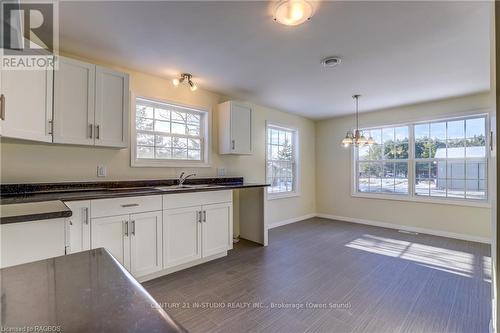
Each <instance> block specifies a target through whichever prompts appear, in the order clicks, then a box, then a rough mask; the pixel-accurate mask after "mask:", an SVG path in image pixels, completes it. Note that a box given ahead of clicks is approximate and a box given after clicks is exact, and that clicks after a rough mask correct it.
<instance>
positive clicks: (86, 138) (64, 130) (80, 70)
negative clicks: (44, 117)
mask: <svg viewBox="0 0 500 333" xmlns="http://www.w3.org/2000/svg"><path fill="white" fill-rule="evenodd" d="M95 68H96V66H95V65H93V64H89V63H86V62H83V61H78V60H73V59H68V58H64V57H59V69H58V70H56V71H55V73H54V142H55V143H70V144H81V145H93V144H94V105H95V103H94V93H95Z"/></svg>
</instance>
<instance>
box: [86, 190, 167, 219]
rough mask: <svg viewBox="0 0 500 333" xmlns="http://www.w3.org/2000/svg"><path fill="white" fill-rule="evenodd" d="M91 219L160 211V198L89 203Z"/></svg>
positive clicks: (118, 199) (147, 197)
mask: <svg viewBox="0 0 500 333" xmlns="http://www.w3.org/2000/svg"><path fill="white" fill-rule="evenodd" d="M90 205H91V209H90V213H91V217H102V216H114V215H122V214H133V213H141V212H152V211H155V210H161V196H160V195H149V196H142V197H127V198H113V199H98V200H92V201H91V204H90Z"/></svg>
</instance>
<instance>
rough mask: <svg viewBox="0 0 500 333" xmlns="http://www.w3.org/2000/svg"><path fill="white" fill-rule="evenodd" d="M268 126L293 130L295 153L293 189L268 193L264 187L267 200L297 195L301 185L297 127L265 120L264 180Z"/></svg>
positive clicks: (299, 193)
mask: <svg viewBox="0 0 500 333" xmlns="http://www.w3.org/2000/svg"><path fill="white" fill-rule="evenodd" d="M269 127H277V128H282V129H284V130H287V131H293V132H295V135H294V153H295V190H294V191H290V192H281V193H269V192H268V191H267V188H266V191H265V192H266V198H267V200H277V199H286V198H293V197H299V196H300V195H301V191H300V190H301V186H300V169H301V168H300V161H301V160H300V146H299V142H300V140H299V129H298V128H296V127H293V126H288V125H285V124H280V123H276V122H270V121H266V131H265V133H266V134H265V135H266V139H265V140H264V141H265V147H264V152H265V156H266V158H265V170H266V171H265V177H266V182H267V176H268V174H267V163H268V159H267V148H268V147H267V146H268V143H269V142H268V135H267V131H268V129H269Z"/></svg>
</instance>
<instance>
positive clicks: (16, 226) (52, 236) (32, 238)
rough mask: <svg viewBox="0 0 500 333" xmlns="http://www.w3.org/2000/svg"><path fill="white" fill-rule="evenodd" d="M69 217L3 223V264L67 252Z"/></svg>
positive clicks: (0, 232)
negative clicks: (66, 229) (67, 224)
mask: <svg viewBox="0 0 500 333" xmlns="http://www.w3.org/2000/svg"><path fill="white" fill-rule="evenodd" d="M65 224H66V219H51V220H40V221H31V222H20V223H9V224H2V225H0V246H1V247H0V253H1V260H0V264H1V267H8V266H13V265H19V264H24V263H27V262H32V261H36V260H42V259H48V258H52V257H57V256H62V255H64V254H65V247H66V235H65V233H66V231H65Z"/></svg>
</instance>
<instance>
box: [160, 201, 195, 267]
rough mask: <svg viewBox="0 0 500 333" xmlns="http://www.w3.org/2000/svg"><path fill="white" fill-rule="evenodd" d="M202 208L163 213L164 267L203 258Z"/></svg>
mask: <svg viewBox="0 0 500 333" xmlns="http://www.w3.org/2000/svg"><path fill="white" fill-rule="evenodd" d="M200 213H201V207H186V208H177V209H168V210H165V211H163V267H164V268H170V267H175V266H177V265H181V264H185V263H188V262H190V261H193V260H196V259H200V258H201V223H200Z"/></svg>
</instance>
